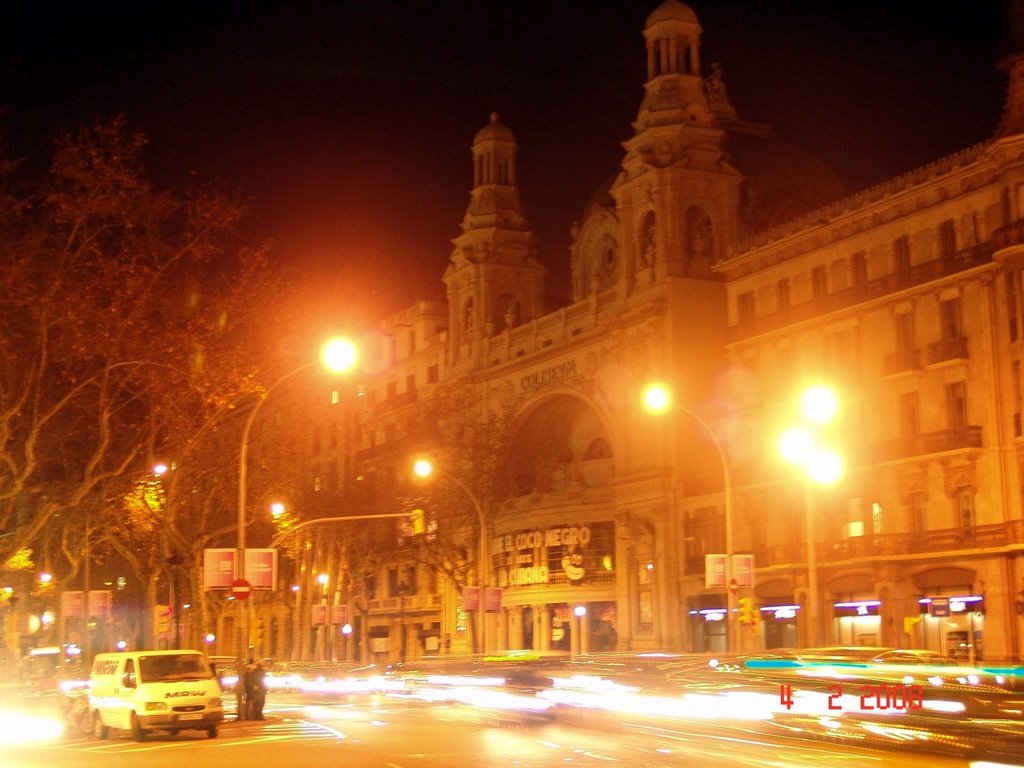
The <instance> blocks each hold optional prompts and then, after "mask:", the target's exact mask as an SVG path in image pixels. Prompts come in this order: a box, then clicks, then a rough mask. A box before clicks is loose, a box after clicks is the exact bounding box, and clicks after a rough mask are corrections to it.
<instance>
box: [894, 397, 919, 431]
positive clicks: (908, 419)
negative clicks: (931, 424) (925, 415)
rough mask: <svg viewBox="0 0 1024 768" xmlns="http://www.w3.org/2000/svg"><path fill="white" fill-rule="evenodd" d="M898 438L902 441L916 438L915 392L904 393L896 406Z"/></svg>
mask: <svg viewBox="0 0 1024 768" xmlns="http://www.w3.org/2000/svg"><path fill="white" fill-rule="evenodd" d="M897 410H898V418H899V429H900V437H901V438H903V439H905V440H906V439H908V438H913V437H916V436H917V433H918V431H919V423H918V417H919V416H918V413H919V412H918V404H917V392H904V393H903V394H901V395H900V399H899V403H898V404H897Z"/></svg>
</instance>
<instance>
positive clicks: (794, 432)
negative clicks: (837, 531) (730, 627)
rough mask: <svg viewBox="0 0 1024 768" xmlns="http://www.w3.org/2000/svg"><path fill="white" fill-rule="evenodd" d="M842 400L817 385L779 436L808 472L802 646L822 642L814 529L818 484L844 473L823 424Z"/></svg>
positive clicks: (787, 453)
mask: <svg viewBox="0 0 1024 768" xmlns="http://www.w3.org/2000/svg"><path fill="white" fill-rule="evenodd" d="M838 409H839V401H838V399H837V398H836V395H835V393H834V392H833V391H832V390H831V389H829V388H828V387H823V386H820V385H818V386H813V387H810V388H808V389H806V390H804V392H803V394H802V395H801V397H800V412H801V417H802V419H801V423H800V424H798V425H797V426H794V427H790V428H789V429H787V430H786V431H785V432H783V433H782V435H781V436H780V438H779V453H780V454H781V455H782V458H783V459H785V460H786V461H788V462H789V463H790V464H794V465H796V466H798V467H800V468H801V469H802V470H803V473H804V527H805V529H806V532H805V535H806V538H807V603H808V606H807V608H808V611H807V613H808V615H807V625H806V626H807V638H806V641H805V642H803V643H801V646H802V647H804V648H806V647H812V648H813V647H814V646H816V645H818V644H819V643H820V631H821V610H820V609H821V606H820V605H819V603H820V599H819V597H818V560H817V548H816V546H815V530H814V522H815V520H814V488H813V486H814V484H818V485H832V484H833V483H835V482H836V481H838V480H839V478H840V477H841V476H842V474H843V461H842V458H841V457H840V456H839V454H838V453H836V452H835V451H833V450H831V449H830V448H828V447H826V446H824V445H822V444H821V442H820V434H821V428H822V426H823V425H826V424H828V423H830V422H831V421H833V420H834V419H835V415H836V412H837V411H838Z"/></svg>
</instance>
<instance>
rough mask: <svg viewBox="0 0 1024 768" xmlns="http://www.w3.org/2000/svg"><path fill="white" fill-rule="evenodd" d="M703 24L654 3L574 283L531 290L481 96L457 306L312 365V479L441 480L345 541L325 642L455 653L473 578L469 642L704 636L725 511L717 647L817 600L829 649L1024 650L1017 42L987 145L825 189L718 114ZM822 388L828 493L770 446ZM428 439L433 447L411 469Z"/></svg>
mask: <svg viewBox="0 0 1024 768" xmlns="http://www.w3.org/2000/svg"><path fill="white" fill-rule="evenodd" d="M700 35H701V26H700V23H699V21H698V19H697V17H696V16H695V14H694V13H693V12H692V10H691V9H689V8H688V7H687V6H685V5H683V4H682V3H680V2H678V1H677V0H667V1H666V2H664V3H662V4H661V5H660V6H658V7H657V8H656V9H655V10H654V11H653V12H652V13H651V14H650V16H649V17H648V19H647V24H646V27H645V29H644V30H643V39H644V41H645V43H646V55H647V79H646V82H645V83H644V96H643V100H642V102H641V104H640V106H639V110H638V112H637V117H636V120H635V122H634V123H633V131H634V132H633V135H632V137H631V138H630V139H628V140H627V141H626V142H625V143H624V148H625V154H624V157H623V159H622V163H621V170H620V171H619V173H618V175H617V176H616V177H615V178H614V179H612V180H610V181H609V183H608V184H606V185H605V186H603V187H602V188H601V189H599V190H597V191H596V192H595V194H594V196H593V198H592V199H591V200H590V202H589V203H588V204H587V206H586V208H585V210H584V211H583V212H582V215H581V217H580V219H579V220H578V221H577V222H576V223H575V224H573V226H572V232H573V242H572V246H571V249H570V254H569V258H570V262H571V275H572V301H571V303H569V304H567V305H566V306H561V307H557V308H549V307H545V306H544V305H543V300H542V297H543V295H544V291H543V289H544V279H545V274H544V269H543V268H542V266H541V265H540V264H539V263H538V262H537V260H536V257H535V251H534V244H533V239H532V235H531V231H530V225H529V223H528V221H527V219H526V217H525V215H524V212H523V210H522V208H521V205H520V201H519V195H518V185H519V184H520V183H522V184H529V179H519V178H518V177H517V168H516V159H517V158H516V150H517V147H516V140H515V137H514V135H513V134H512V132H511V131H510V130H509V128H508V127H507V126H506V125H504V124H503V123H502V122H501V120H499V118H498V116H496V115H492V116H491V119H490V121H489V122H488V124H487V125H485V126H484V127H483V128H482V129H481V130H480V131H479V132H478V133H477V134H476V136H475V138H474V140H473V144H472V165H471V166H470V165H469V164H468V163H467V168H469V167H471V174H472V175H471V178H472V191H471V195H470V202H469V205H468V208H467V211H466V215H465V217H464V219H463V221H462V231H461V234H459V236H458V237H456V238H455V239H454V241H453V245H454V248H453V250H452V253H451V258H450V263H449V266H448V269H447V271H446V272H445V274H444V276H443V280H444V284H445V286H446V288H447V301H446V302H444V303H436V302H420V303H417V304H416V305H414V306H413V307H410V308H409V309H408V310H406V311H405V312H403V313H400V314H399V315H398V316H396V317H393V318H389V319H387V320H385V321H384V322H383V323H382V325H381V329H382V331H384V333H385V334H386V338H387V339H389V343H388V345H387V348H388V350H390V352H389V365H388V366H386V367H383V368H382V369H381V370H380V371H379V372H377V373H375V374H374V375H372V376H367V377H366V378H365V380H364V382H362V385H363V389H362V390H361V394H362V396H360V397H354V396H345V397H335V398H334V400H335V401H337V404H336V405H334V406H331V405H330V404H329V403H328V400H330V398H326V397H324V396H321V395H320V394H317V396H316V397H317V398H318V402H321V403H324V408H323V409H322V412H321V411H317V412H316V415H315V417H314V416H310V417H309V418H314V419H315V423H316V427H315V430H316V431H317V433H318V434H319V431H320V430H327V431H329V432H332V433H333V434H335V435H337V434H338V433H339V432H342V433H344V434H345V435H346V436H347V437H346V438H345V439H343V440H342V439H335V440H333V441H328V440H323V441H318V443H317V445H316V446H314V444H313V443H312V442H311V438H310V439H308V440H307V442H306V443H305V444H303V447H302V448H301V452H302V455H303V458H302V461H301V462H300V465H301V466H302V467H303V468H304V471H305V472H306V475H305V477H304V478H303V481H302V482H303V483H304V485H305V487H307V488H314V487H315V488H318V489H319V488H323V489H325V490H330V489H331V488H333V487H338V488H347V487H348V486H349V485H351V484H355V483H357V482H368V483H369V482H372V483H374V484H375V485H374V487H375V488H376V492H377V493H378V494H379V495H378V498H383V499H385V500H391V502H390V503H392V504H393V507H392V508H395V509H397V508H398V507H399V506H400V501H399V499H405V498H409V497H410V496H415V495H416V494H417V493H419V494H420V495H421V496H422V497H424V498H426V499H427V503H428V505H432V506H428V507H427V517H428V525H427V534H426V537H425V538H426V541H424V540H422V538H421V539H416V538H415V537H412V536H410V532H409V531H407V530H405V531H403V530H399V531H398V533H397V534H392V535H394V537H395V546H394V547H393V548H391V549H390V550H388V551H389V552H390V555H389V556H388V557H385V558H384V559H378V560H376V561H374V563H373V564H367V566H366V569H367V570H366V572H359V573H354V572H352V570H351V566H349V569H348V571H346V570H345V569H343V568H342V567H341V564H340V563H341V561H339V563H338V565H337V567H336V570H337V571H338V573H337V577H338V578H340V579H341V581H342V582H343V581H344V580H346V579H347V580H348V581H349V584H350V585H352V584H355V585H357V588H354V589H349V590H347V591H339V592H338V593H337V596H336V597H335V598H334V600H335V601H339V602H348V603H349V608H350V610H349V612H348V616H349V617H350V618H351V619H352V620H353V621H354V622H355V624H356V631H355V632H354V633H353V634H352V635H351V636H349V641H348V647H347V649H346V648H345V646H344V644H341V645H336V646H335V647H334V650H333V651H332V653H333V654H334V655H339V654H342V653H347V654H349V656H350V657H351V656H354V655H358V656H359V657H360V658H361V659H364V660H366V659H373V660H387V659H395V658H398V657H399V656H406V657H415V656H420V655H424V654H432V653H444V652H461V651H465V650H469V649H470V648H472V647H473V643H472V635H473V631H474V622H473V619H474V618H475V617H477V616H478V615H479V612H478V611H477V610H474V608H473V605H475V602H471V599H470V597H469V595H468V593H466V592H464V591H463V588H464V587H465V586H466V585H467V584H471V585H472V584H479V583H481V581H482V582H483V583H484V584H485V585H487V586H489V587H491V588H492V591H491V592H490V593H489V596H490V597H491V598H492V599H493V598H494V596H495V595H500V606H499V605H498V604H496V603H495V604H492V605H491V606H490V607H491V608H494V609H495V610H492V611H487V612H485V613H484V615H485V616H486V622H485V624H486V626H485V627H484V632H483V634H484V637H485V638H486V640H485V642H486V646H487V648H488V649H506V648H508V649H518V648H531V649H535V650H538V651H547V650H605V649H612V648H617V649H620V650H634V651H641V650H665V651H675V650H685V649H689V650H698V651H699V650H720V649H722V648H724V647H725V642H726V622H725V621H723V617H724V612H725V608H726V605H727V602H726V596H725V592H724V591H723V590H722V589H721V588H719V587H714V586H710V587H709V586H708V583H709V582H708V579H707V574H706V571H705V565H706V561H705V556H706V555H709V554H723V553H725V549H726V546H727V541H726V529H727V527H730V528H731V530H732V541H731V544H732V549H733V551H734V552H735V553H741V554H747V555H753V574H752V584H751V586H750V587H746V586H743V585H741V586H740V590H739V592H738V593H735V594H737V595H738V596H739V597H750V598H751V599H752V601H753V606H754V609H755V610H756V612H757V614H758V615H759V616H760V617H761V621H760V622H759V623H760V629H759V631H758V632H757V633H754V632H753V631H752V630H751V629H749V628H748V627H745V626H739V625H737V626H736V641H735V642H736V643H737V646H736V647H743V648H754V647H779V646H793V645H799V644H804V643H806V642H807V638H808V637H809V636H813V635H812V634H811V633H810V631H809V627H808V624H809V623H810V621H811V617H812V616H815V615H817V617H819V620H820V630H819V632H818V636H819V637H820V638H821V640H822V641H823V642H824V643H828V644H850V645H857V644H867V645H888V646H903V647H916V648H931V649H935V650H943V651H949V652H951V653H955V654H957V655H962V656H964V657H972V656H973V657H974V658H985V659H1008V658H1014V659H1019V658H1020V654H1021V644H1022V633H1024V617H1022V612H1024V520H1022V493H1021V490H1022V471H1021V466H1022V456H1024V454H1022V448H1024V443H1022V439H1024V438H1022V427H1021V390H1022V381H1021V365H1022V363H1021V360H1022V357H1024V293H1022V291H1024V280H1022V273H1024V224H1022V222H1024V193H1022V191H1021V190H1022V189H1024V164H1022V160H1021V158H1022V157H1024V100H1022V96H1021V94H1022V93H1024V81H1022V73H1024V65H1022V64H1021V61H1020V60H1018V59H1014V60H1013V61H1011V67H1010V86H1009V94H1010V97H1009V99H1008V102H1007V106H1006V112H1005V115H1004V120H1003V122H1002V124H1001V125H1000V126H999V128H998V130H997V131H996V133H995V135H994V136H993V138H992V139H991V140H989V141H986V142H984V143H982V144H980V145H978V146H975V147H971V148H968V149H965V150H964V151H962V152H960V153H958V154H956V155H953V156H951V157H947V158H942V159H939V160H937V161H936V162H935V163H933V164H932V165H929V166H927V167H925V168H921V169H919V170H917V171H915V172H912V173H909V174H907V175H905V176H902V177H899V178H895V179H892V180H890V181H888V182H886V183H884V184H881V185H879V186H877V187H874V188H872V189H869V190H866V191H863V192H860V193H857V194H854V195H852V196H843V193H842V190H841V189H840V187H839V185H838V183H837V182H836V181H835V179H834V177H833V176H832V175H831V174H830V173H829V172H828V171H827V169H824V168H823V167H822V166H821V164H820V163H818V162H816V161H815V160H814V159H813V158H810V157H808V156H806V155H803V154H801V153H799V152H797V151H796V150H794V149H793V148H792V147H789V146H787V145H785V144H784V143H783V142H781V141H780V140H778V139H777V138H776V137H775V136H774V134H773V132H772V130H771V129H770V128H769V127H768V126H765V125H762V124H758V123H753V122H750V121H746V120H743V119H741V118H740V117H739V116H738V114H737V112H736V110H735V109H734V108H733V106H732V105H731V104H730V103H729V99H728V96H727V95H726V93H725V86H724V84H723V82H722V78H721V71H720V69H719V68H718V67H717V65H713V66H711V67H708V66H706V65H705V63H704V62H703V61H702V59H701V47H700ZM655 380H658V381H661V382H665V383H667V384H669V385H670V386H671V387H672V389H673V390H674V392H675V398H676V402H677V403H678V405H677V407H676V408H675V409H674V410H672V411H671V412H670V413H668V414H665V415H661V416H657V415H653V414H650V413H648V412H646V411H645V410H644V409H643V407H642V406H641V392H642V390H643V388H644V386H645V384H646V383H648V382H651V381H655ZM811 383H827V384H828V385H830V386H831V387H832V388H833V389H834V390H835V391H836V392H837V394H838V397H839V402H840V411H839V414H840V418H839V421H838V422H837V426H836V427H835V428H834V429H833V433H832V437H833V440H834V444H835V445H836V447H837V448H838V451H839V453H840V454H842V456H843V457H844V460H845V465H846V469H845V472H844V473H843V475H842V477H841V478H840V480H839V482H837V483H836V484H835V485H833V486H831V487H829V488H827V489H825V488H813V487H811V486H810V485H809V484H808V481H806V480H805V479H803V476H802V475H799V474H797V473H796V472H794V471H793V470H792V469H790V468H788V467H787V466H785V465H784V464H783V463H782V462H781V461H780V459H779V458H778V451H777V448H776V445H777V438H778V436H779V434H780V432H781V430H782V428H783V427H784V426H785V425H786V424H787V423H789V422H790V421H791V420H792V418H793V417H792V415H791V406H792V404H793V402H794V400H795V398H796V396H797V393H798V392H799V391H800V390H801V389H802V388H803V387H804V386H805V385H807V384H811ZM332 407H333V408H334V410H333V411H332V410H331V408H332ZM273 413H274V410H273V409H272V408H270V407H269V404H268V408H267V414H268V415H267V416H266V418H268V419H269V418H273V416H272V414H273ZM332 425H333V426H332ZM709 429H710V431H711V433H713V435H714V440H710V439H709V436H708V431H709ZM313 431H314V428H313V427H311V426H309V425H307V427H306V428H305V429H304V430H303V433H304V434H306V435H307V436H308V435H311V434H312V433H313ZM421 452H428V453H432V454H434V455H435V456H439V457H443V458H441V459H439V461H443V462H447V463H445V464H443V466H444V469H443V470H442V472H441V476H440V477H439V478H438V480H439V484H438V485H437V486H434V487H433V488H432V489H430V490H421V491H419V492H415V491H410V490H409V489H408V484H407V482H406V480H405V477H406V475H407V472H408V465H409V462H410V461H411V458H412V456H413V455H415V454H417V453H421ZM268 466H271V467H272V466H273V462H270V464H269V465H268ZM726 470H727V471H726ZM357 478H359V480H357ZM446 478H447V482H446ZM726 483H728V484H729V487H728V491H729V492H728V493H726V490H727V489H726V486H725V484H726ZM431 499H433V501H431ZM727 513H728V516H729V518H730V520H729V521H728V522H729V526H727V521H726V519H725V518H726V515H727ZM809 518H811V519H812V522H813V530H814V532H815V537H814V550H813V554H814V558H813V562H814V571H813V572H814V575H815V577H816V578H815V579H811V578H809V568H808V563H809V559H810V558H809V555H810V554H811V551H810V548H809V547H808V546H807V531H808V526H807V521H808V519H809ZM452 520H456V521H457V523H458V524H457V525H455V526H454V527H452V526H451V525H450V523H451V521H452ZM481 520H482V521H483V524H484V526H485V531H484V535H483V536H482V537H479V538H477V537H478V536H479V533H478V528H477V526H478V524H479V522H480V521H481ZM446 521H448V522H446ZM446 526H449V527H448V528H447V529H446ZM331 530H332V531H334V530H335V529H331ZM446 530H447V531H448V532H447V533H446ZM460 531H461V533H460ZM331 535H335V534H331ZM336 535H337V536H339V537H340V536H342V535H343V534H342V533H341V529H340V528H339V529H337V533H336ZM432 537H433V538H432ZM446 537H447V538H446ZM432 546H433V547H434V549H435V550H439V551H441V555H438V552H437V551H434V552H433V553H431V552H429V550H430V549H431V547H432ZM481 555H483V556H484V560H485V567H484V568H483V570H482V572H481V570H480V568H479V562H478V561H479V558H480V556H481ZM307 556H308V557H312V558H313V559H314V560H315V557H316V555H315V553H314V554H309V555H307ZM432 558H433V559H432ZM316 567H319V566H316V564H315V563H313V564H311V565H310V566H309V568H310V569H312V570H315V568H316ZM312 570H310V572H312ZM744 575H745V574H744ZM481 577H482V578H481ZM814 582H816V587H815V586H814ZM371 587H372V588H371ZM493 590H500V592H494V591H493ZM815 598H816V609H815V610H811V606H810V601H811V600H812V599H815ZM475 599H476V598H472V600H475ZM464 600H465V602H464ZM484 602H485V603H486V602H487V600H486V599H485V600H484ZM467 608H468V609H469V610H466V609H467ZM577 608H579V609H580V611H576V610H575V609H577ZM584 609H585V610H584ZM289 615H291V614H289ZM295 615H296V616H299V617H300V618H299V619H298V621H299V622H300V623H305V622H306V621H307V619H306V618H305V615H304V614H302V613H301V611H299V610H296V613H295ZM356 617H358V620H356ZM282 621H283V620H282ZM281 631H282V633H283V632H284V630H283V629H282V630H281ZM331 631H336V628H335V629H334V630H331ZM284 645H287V644H286V643H284V644H282V647H283V646H284ZM307 650H308V649H307ZM293 655H295V653H294V652H293Z"/></svg>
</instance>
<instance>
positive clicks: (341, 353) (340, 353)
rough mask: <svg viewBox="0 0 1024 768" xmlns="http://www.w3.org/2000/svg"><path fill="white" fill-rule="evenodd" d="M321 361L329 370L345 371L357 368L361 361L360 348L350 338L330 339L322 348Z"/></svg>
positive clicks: (335, 371)
mask: <svg viewBox="0 0 1024 768" xmlns="http://www.w3.org/2000/svg"><path fill="white" fill-rule="evenodd" d="M320 361H321V362H322V363H323V365H324V368H326V369H327V370H329V371H333V372H334V373H344V372H345V371H350V370H352V369H353V368H355V366H356V363H357V362H358V361H359V350H358V348H357V347H356V345H355V344H354V343H353V342H352V341H351V340H349V339H344V338H340V337H339V338H333V339H328V340H327V341H326V342H324V345H323V347H322V348H321V349H320Z"/></svg>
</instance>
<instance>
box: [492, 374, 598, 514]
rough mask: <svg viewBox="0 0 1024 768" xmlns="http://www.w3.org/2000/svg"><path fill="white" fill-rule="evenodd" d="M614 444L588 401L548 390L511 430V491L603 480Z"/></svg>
mask: <svg viewBox="0 0 1024 768" xmlns="http://www.w3.org/2000/svg"><path fill="white" fill-rule="evenodd" d="M613 445H614V441H613V440H612V437H611V433H610V430H609V428H608V426H607V424H606V423H605V419H604V416H603V415H602V414H601V412H600V411H599V409H598V408H597V407H596V406H595V405H594V404H593V403H592V402H590V401H589V400H587V399H585V398H583V397H581V396H580V395H579V394H577V393H569V392H565V391H560V392H553V393H550V394H547V395H545V396H544V397H542V398H540V399H538V400H537V401H536V402H534V403H532V404H531V405H530V406H529V407H528V408H527V409H526V410H524V411H523V413H522V414H521V415H520V417H519V418H518V419H517V423H516V425H515V426H514V428H513V429H512V432H511V436H510V439H509V445H508V449H507V450H508V455H507V463H506V466H507V467H508V468H509V475H510V479H511V482H512V494H513V495H516V496H522V495H526V494H530V493H546V492H553V491H560V490H564V489H566V488H568V487H571V486H583V487H599V486H605V485H608V484H609V483H610V482H611V477H612V472H613V462H614V451H613V448H612V446H613Z"/></svg>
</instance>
